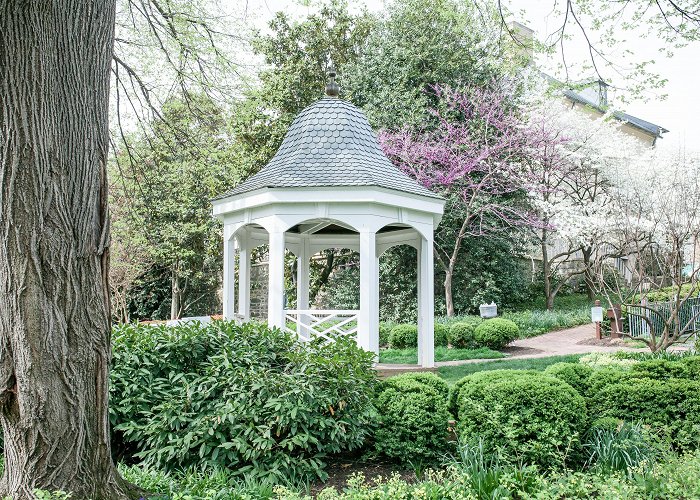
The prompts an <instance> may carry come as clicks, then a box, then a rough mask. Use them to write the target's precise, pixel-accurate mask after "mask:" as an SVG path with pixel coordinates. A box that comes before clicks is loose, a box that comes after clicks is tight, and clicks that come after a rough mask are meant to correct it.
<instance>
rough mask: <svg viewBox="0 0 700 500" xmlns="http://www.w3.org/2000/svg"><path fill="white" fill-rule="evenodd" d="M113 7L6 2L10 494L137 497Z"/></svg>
mask: <svg viewBox="0 0 700 500" xmlns="http://www.w3.org/2000/svg"><path fill="white" fill-rule="evenodd" d="M114 16H115V0H103V1H99V2H97V1H95V2H78V1H75V0H53V1H46V0H37V1H13V0H0V92H2V94H0V297H2V300H0V344H1V345H0V422H2V426H3V431H4V447H5V451H4V453H5V472H4V474H3V477H2V480H1V481H0V497H1V496H3V495H8V496H11V497H12V498H14V499H15V500H20V499H28V498H34V495H33V494H32V491H33V490H34V489H35V488H40V489H47V490H63V491H66V492H70V493H72V494H73V497H74V498H91V499H105V498H109V499H112V498H114V499H120V498H133V497H134V495H133V489H132V487H131V486H130V485H129V484H128V483H126V482H125V481H124V480H123V479H121V478H120V477H119V474H118V472H117V470H116V468H115V467H114V465H113V463H112V459H111V453H110V438H109V421H108V411H107V400H108V371H109V363H110V314H109V308H110V306H109V286H108V282H107V276H108V273H107V271H108V261H109V251H108V246H109V220H108V210H107V178H106V162H107V147H108V99H109V80H110V64H111V58H112V49H113V42H114ZM137 498H138V497H137Z"/></svg>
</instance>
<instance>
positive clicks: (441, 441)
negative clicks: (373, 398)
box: [374, 374, 450, 462]
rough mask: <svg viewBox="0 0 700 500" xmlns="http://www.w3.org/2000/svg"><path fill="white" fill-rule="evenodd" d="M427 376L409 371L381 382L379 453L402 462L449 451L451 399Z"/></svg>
mask: <svg viewBox="0 0 700 500" xmlns="http://www.w3.org/2000/svg"><path fill="white" fill-rule="evenodd" d="M426 379H427V377H416V376H415V374H411V375H410V376H409V375H408V374H407V375H398V376H396V377H392V378H389V379H387V380H386V381H384V382H383V383H382V384H381V386H380V391H379V395H378V397H377V408H378V409H379V426H378V428H377V430H376V432H375V435H374V439H375V449H376V451H377V452H379V453H382V454H384V455H386V456H387V457H390V458H394V459H397V460H399V461H402V462H422V461H434V460H437V459H438V458H440V457H441V456H442V455H444V454H445V453H446V452H447V451H448V450H449V447H450V443H449V441H448V439H447V437H448V425H449V424H448V422H449V419H450V414H449V412H448V411H447V402H446V400H445V397H444V395H443V394H440V393H439V392H438V391H437V390H436V389H435V388H433V386H432V383H431V385H427V384H426V383H425V381H426Z"/></svg>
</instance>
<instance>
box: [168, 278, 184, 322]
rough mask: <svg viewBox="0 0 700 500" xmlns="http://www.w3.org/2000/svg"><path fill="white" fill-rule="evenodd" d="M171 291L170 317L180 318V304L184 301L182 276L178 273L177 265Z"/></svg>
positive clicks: (171, 281)
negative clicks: (181, 286) (181, 283)
mask: <svg viewBox="0 0 700 500" xmlns="http://www.w3.org/2000/svg"><path fill="white" fill-rule="evenodd" d="M170 283H171V288H172V289H171V293H170V319H179V318H180V304H181V303H182V290H181V289H180V278H179V277H178V275H177V266H174V267H173V271H172V278H171V280H170Z"/></svg>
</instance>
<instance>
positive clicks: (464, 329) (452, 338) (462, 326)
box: [447, 319, 481, 349]
mask: <svg viewBox="0 0 700 500" xmlns="http://www.w3.org/2000/svg"><path fill="white" fill-rule="evenodd" d="M480 323H481V319H475V320H472V319H469V320H462V321H460V322H458V323H453V324H451V325H450V329H449V331H448V334H447V339H448V341H449V343H450V345H451V346H452V347H456V348H458V349H475V348H477V347H480V346H478V345H477V343H476V340H475V339H474V330H475V329H476V327H477V326H478V325H479V324H480Z"/></svg>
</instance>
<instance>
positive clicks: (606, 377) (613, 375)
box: [588, 368, 634, 398]
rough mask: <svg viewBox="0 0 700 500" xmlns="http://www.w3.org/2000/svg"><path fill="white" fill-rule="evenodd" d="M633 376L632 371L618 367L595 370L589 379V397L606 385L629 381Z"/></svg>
mask: <svg viewBox="0 0 700 500" xmlns="http://www.w3.org/2000/svg"><path fill="white" fill-rule="evenodd" d="M633 378H634V377H632V375H631V374H630V372H628V371H624V370H619V369H616V368H601V369H599V370H594V371H593V373H592V374H591V376H590V378H589V379H588V397H589V398H590V397H593V396H594V395H595V394H597V393H598V392H600V391H601V390H602V389H604V388H605V387H608V386H611V385H616V384H621V383H627V382H629V381H631V380H633Z"/></svg>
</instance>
